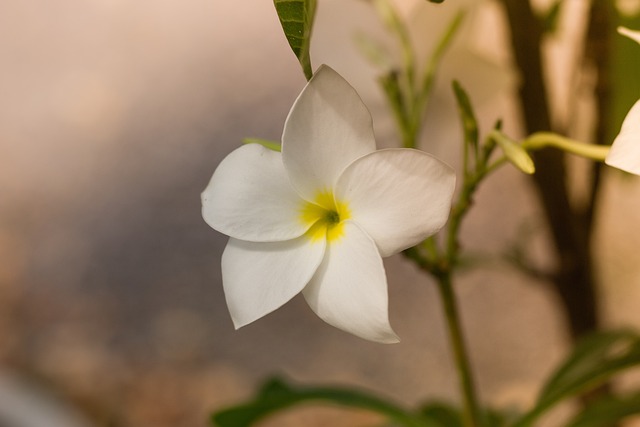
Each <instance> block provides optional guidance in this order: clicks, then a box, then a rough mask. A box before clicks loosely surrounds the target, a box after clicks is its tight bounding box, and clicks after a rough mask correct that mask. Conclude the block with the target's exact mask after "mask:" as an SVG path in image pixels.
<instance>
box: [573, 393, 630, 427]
mask: <svg viewBox="0 0 640 427" xmlns="http://www.w3.org/2000/svg"><path fill="white" fill-rule="evenodd" d="M638 414H640V392H636V393H634V394H630V395H627V396H622V397H619V396H607V397H604V398H602V399H600V400H598V401H595V402H590V403H589V406H588V407H587V408H585V409H584V410H583V411H582V412H580V413H579V414H578V415H576V416H575V417H574V418H573V419H572V420H571V421H569V423H568V424H567V425H566V427H608V426H612V425H616V424H617V423H618V422H619V421H622V420H623V419H624V418H626V417H629V416H631V415H638Z"/></svg>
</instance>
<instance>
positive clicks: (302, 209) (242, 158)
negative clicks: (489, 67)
mask: <svg viewBox="0 0 640 427" xmlns="http://www.w3.org/2000/svg"><path fill="white" fill-rule="evenodd" d="M454 187H455V174H454V172H453V170H452V169H451V168H450V167H449V166H447V165H445V164H444V163H442V162H441V161H439V160H437V159H435V158H434V157H432V156H430V155H429V154H426V153H424V152H422V151H418V150H410V149H386V150H378V151H376V144H375V139H374V135H373V127H372V120H371V116H370V114H369V111H368V110H367V109H366V107H365V106H364V104H363V103H362V101H361V100H360V97H359V96H358V94H357V93H356V91H355V90H354V89H353V88H352V87H351V86H350V85H349V84H348V83H347V82H346V81H345V80H344V79H343V78H342V77H341V76H340V75H339V74H337V73H336V72H335V71H333V70H332V69H331V68H329V67H327V66H322V67H320V68H319V69H318V71H317V72H316V74H315V75H314V77H313V78H312V79H311V80H310V81H309V83H308V84H307V85H306V87H305V88H304V90H303V91H302V93H301V94H300V95H299V97H298V99H297V100H296V102H295V104H294V105H293V107H292V109H291V112H290V113H289V116H288V118H287V120H286V123H285V126H284V132H283V135H282V152H281V153H280V152H277V151H273V150H269V149H267V148H265V147H263V146H261V145H258V144H248V145H245V146H243V147H240V148H238V149H236V150H235V151H233V152H232V153H231V154H229V155H228V156H227V157H226V158H225V159H224V160H223V161H222V162H221V163H220V165H219V166H218V168H217V169H216V171H215V172H214V174H213V177H212V178H211V181H210V183H209V185H208V186H207V188H206V189H205V190H204V192H203V193H202V205H203V207H202V215H203V217H204V219H205V221H206V222H207V223H208V224H209V225H210V226H211V227H212V228H214V229H216V230H218V231H220V232H221V233H224V234H226V235H228V236H230V239H229V243H228V244H227V247H226V249H225V251H224V253H223V255H222V279H223V286H224V292H225V297H226V300H227V305H228V307H229V311H230V313H231V318H232V320H233V322H234V325H235V326H236V328H239V327H242V326H244V325H246V324H248V323H251V322H253V321H255V320H257V319H259V318H261V317H262V316H264V315H266V314H268V313H270V312H272V311H273V310H275V309H277V308H279V307H280V306H282V305H283V304H285V303H286V302H287V301H289V300H290V299H291V298H293V297H294V296H295V295H297V294H298V293H302V294H303V295H304V298H305V299H306V301H307V303H308V304H309V306H310V307H311V308H312V309H313V311H314V312H315V313H316V314H317V315H318V316H319V317H320V318H322V319H323V320H325V321H326V322H327V323H329V324H331V325H333V326H336V327H338V328H340V329H343V330H345V331H348V332H350V333H353V334H355V335H357V336H360V337H362V338H365V339H368V340H372V341H378V342H383V343H392V342H397V341H398V338H397V336H396V334H395V333H394V331H393V330H392V328H391V326H390V324H389V318H388V297H387V282H386V276H385V271H384V266H383V263H382V257H383V256H389V255H392V254H395V253H397V252H400V251H402V250H404V249H406V248H409V247H411V246H414V245H416V244H417V243H419V242H420V241H422V240H423V239H425V238H426V237H428V236H430V235H432V234H434V233H435V232H437V231H438V230H439V229H440V228H441V227H442V226H443V225H444V224H445V222H446V220H447V218H448V215H449V210H450V206H451V198H452V195H453V191H454Z"/></svg>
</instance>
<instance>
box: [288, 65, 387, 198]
mask: <svg viewBox="0 0 640 427" xmlns="http://www.w3.org/2000/svg"><path fill="white" fill-rule="evenodd" d="M375 149H376V143H375V138H374V135H373V124H372V121H371V114H369V111H368V110H367V108H366V107H365V105H364V104H363V103H362V101H361V100H360V97H359V96H358V94H357V93H356V91H355V89H353V87H351V86H350V85H349V83H347V81H346V80H345V79H343V78H342V77H341V76H340V75H339V74H338V73H336V72H335V71H334V70H332V69H331V68H329V67H327V66H326V65H323V66H321V67H320V68H319V69H318V71H316V73H315V75H314V76H313V78H312V79H311V80H310V81H309V83H308V84H307V86H305V88H304V89H303V90H302V93H300V96H298V99H297V100H296V102H295V103H294V104H293V107H292V108H291V112H290V113H289V116H288V117H287V121H286V122H285V125H284V132H283V134H282V158H283V160H284V165H285V168H286V169H287V173H288V174H289V178H290V179H291V183H292V184H293V185H294V186H295V187H296V189H297V190H298V192H299V193H300V195H302V196H303V197H304V198H306V199H308V200H313V199H314V198H315V197H316V196H317V193H318V191H324V190H330V189H331V188H333V185H334V183H335V181H336V179H337V178H338V175H339V174H340V172H342V170H343V169H344V167H345V166H347V165H348V164H349V163H351V162H352V161H353V160H355V159H356V158H358V157H360V156H362V155H364V154H367V153H370V152H372V151H374V150H375Z"/></svg>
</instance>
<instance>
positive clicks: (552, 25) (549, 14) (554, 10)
mask: <svg viewBox="0 0 640 427" xmlns="http://www.w3.org/2000/svg"><path fill="white" fill-rule="evenodd" d="M563 3H564V2H563V1H562V0H556V1H555V2H554V3H553V4H551V6H550V7H549V9H548V10H547V11H546V12H545V14H544V16H543V17H542V18H541V19H542V29H543V30H544V31H545V32H546V33H551V34H553V33H555V32H556V30H557V29H558V20H559V17H560V11H561V10H562V5H563Z"/></svg>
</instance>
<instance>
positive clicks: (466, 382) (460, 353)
mask: <svg viewBox="0 0 640 427" xmlns="http://www.w3.org/2000/svg"><path fill="white" fill-rule="evenodd" d="M438 290H439V291H440V297H441V300H442V305H443V307H444V311H445V316H446V319H447V328H448V332H449V340H450V342H451V349H452V351H453V355H454V359H455V363H456V369H457V370H458V378H459V381H460V387H461V388H462V394H463V397H464V407H465V411H464V424H465V426H467V427H479V426H481V425H482V412H481V410H480V405H479V404H478V398H477V396H476V391H475V386H474V382H473V377H472V375H471V364H470V363H469V355H468V352H467V349H466V346H465V343H464V339H463V337H462V327H461V325H460V314H459V313H458V306H457V303H456V298H455V295H454V293H453V286H452V283H451V273H445V274H442V275H440V276H439V277H438Z"/></svg>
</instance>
